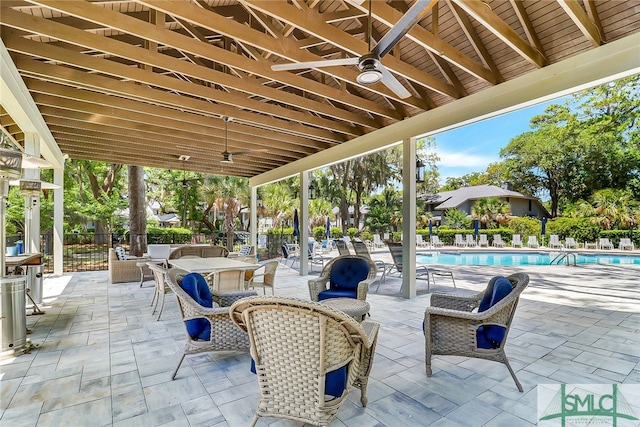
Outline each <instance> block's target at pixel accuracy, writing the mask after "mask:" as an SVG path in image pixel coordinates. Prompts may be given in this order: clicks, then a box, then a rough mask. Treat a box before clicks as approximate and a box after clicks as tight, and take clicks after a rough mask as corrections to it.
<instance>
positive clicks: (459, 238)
mask: <svg viewBox="0 0 640 427" xmlns="http://www.w3.org/2000/svg"><path fill="white" fill-rule="evenodd" d="M455 238H456V240H455V242H454V243H453V244H454V245H456V246H460V247H464V246H466V244H465V241H464V240H463V239H462V234H456V236H455Z"/></svg>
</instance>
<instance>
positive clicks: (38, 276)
mask: <svg viewBox="0 0 640 427" xmlns="http://www.w3.org/2000/svg"><path fill="white" fill-rule="evenodd" d="M42 282H43V279H42V264H38V265H28V266H27V289H29V296H30V297H31V299H32V300H33V302H34V303H36V304H42ZM32 305H33V304H32V303H31V301H30V300H28V299H27V307H31V306H32Z"/></svg>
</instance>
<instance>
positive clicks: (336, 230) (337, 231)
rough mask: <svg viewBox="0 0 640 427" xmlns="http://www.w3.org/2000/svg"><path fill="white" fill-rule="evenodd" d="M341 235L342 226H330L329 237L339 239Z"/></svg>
mask: <svg viewBox="0 0 640 427" xmlns="http://www.w3.org/2000/svg"><path fill="white" fill-rule="evenodd" d="M341 237H342V228H340V227H331V238H332V239H339V238H341Z"/></svg>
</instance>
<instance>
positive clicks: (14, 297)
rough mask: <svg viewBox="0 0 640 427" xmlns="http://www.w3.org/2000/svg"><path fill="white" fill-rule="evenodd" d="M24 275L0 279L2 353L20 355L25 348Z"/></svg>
mask: <svg viewBox="0 0 640 427" xmlns="http://www.w3.org/2000/svg"><path fill="white" fill-rule="evenodd" d="M26 282H27V277H26V276H7V277H3V278H1V279H0V286H1V287H2V289H0V292H1V293H2V295H1V299H2V304H0V306H1V309H2V311H0V322H2V355H5V354H9V355H16V356H18V355H20V354H22V353H24V352H25V351H26V349H27V312H26V307H25V299H26V293H25V288H26Z"/></svg>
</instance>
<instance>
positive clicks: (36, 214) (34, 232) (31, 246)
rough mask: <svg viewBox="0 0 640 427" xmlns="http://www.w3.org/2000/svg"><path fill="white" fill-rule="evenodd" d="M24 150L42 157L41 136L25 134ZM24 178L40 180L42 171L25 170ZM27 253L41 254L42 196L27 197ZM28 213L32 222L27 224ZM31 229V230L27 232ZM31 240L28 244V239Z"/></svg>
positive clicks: (32, 133)
mask: <svg viewBox="0 0 640 427" xmlns="http://www.w3.org/2000/svg"><path fill="white" fill-rule="evenodd" d="M24 149H25V152H26V153H27V154H31V155H32V156H34V157H40V136H39V135H38V134H37V133H35V132H25V133H24ZM22 176H23V177H24V178H27V179H40V169H25V170H24V171H23V172H22ZM24 208H25V224H24V227H25V242H24V251H25V253H37V252H40V194H37V195H33V196H29V197H25V200H24ZM27 212H30V215H28V216H29V217H30V221H29V223H28V224H27ZM27 227H29V230H27ZM27 237H28V238H29V241H28V242H27V241H26V239H27Z"/></svg>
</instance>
